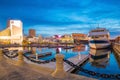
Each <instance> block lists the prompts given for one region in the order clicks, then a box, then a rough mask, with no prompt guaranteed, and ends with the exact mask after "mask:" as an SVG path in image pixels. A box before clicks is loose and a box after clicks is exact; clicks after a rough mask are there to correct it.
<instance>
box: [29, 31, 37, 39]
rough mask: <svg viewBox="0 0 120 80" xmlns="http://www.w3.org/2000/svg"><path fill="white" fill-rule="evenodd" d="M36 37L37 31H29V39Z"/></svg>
mask: <svg viewBox="0 0 120 80" xmlns="http://www.w3.org/2000/svg"><path fill="white" fill-rule="evenodd" d="M35 36H36V31H35V29H29V37H35Z"/></svg>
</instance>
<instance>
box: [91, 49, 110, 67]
mask: <svg viewBox="0 0 120 80" xmlns="http://www.w3.org/2000/svg"><path fill="white" fill-rule="evenodd" d="M110 52H111V51H110V50H109V49H101V50H96V49H90V51H89V53H90V58H89V60H90V63H91V65H92V66H94V67H98V68H106V66H107V65H108V64H109V58H110V57H109V55H110Z"/></svg>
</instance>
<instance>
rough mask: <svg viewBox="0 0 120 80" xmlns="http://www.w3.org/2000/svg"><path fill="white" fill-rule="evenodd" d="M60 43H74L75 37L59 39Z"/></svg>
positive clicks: (69, 36)
mask: <svg viewBox="0 0 120 80" xmlns="http://www.w3.org/2000/svg"><path fill="white" fill-rule="evenodd" d="M59 41H60V43H74V40H73V37H72V36H71V35H68V34H66V35H63V36H62V37H61V38H60V39H59Z"/></svg>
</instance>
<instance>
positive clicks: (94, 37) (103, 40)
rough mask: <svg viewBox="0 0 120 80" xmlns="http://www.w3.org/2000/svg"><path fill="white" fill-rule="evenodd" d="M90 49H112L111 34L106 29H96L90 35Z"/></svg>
mask: <svg viewBox="0 0 120 80" xmlns="http://www.w3.org/2000/svg"><path fill="white" fill-rule="evenodd" d="M88 41H89V46H90V48H94V49H104V48H108V47H110V33H109V31H108V30H107V29H106V28H96V29H94V30H91V31H90V32H89V33H88Z"/></svg>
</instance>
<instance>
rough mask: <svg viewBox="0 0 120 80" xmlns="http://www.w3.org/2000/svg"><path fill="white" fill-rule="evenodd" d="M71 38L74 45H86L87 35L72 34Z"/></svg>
mask: <svg viewBox="0 0 120 80" xmlns="http://www.w3.org/2000/svg"><path fill="white" fill-rule="evenodd" d="M72 37H73V40H74V42H75V43H86V42H87V35H86V34H81V33H72Z"/></svg>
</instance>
